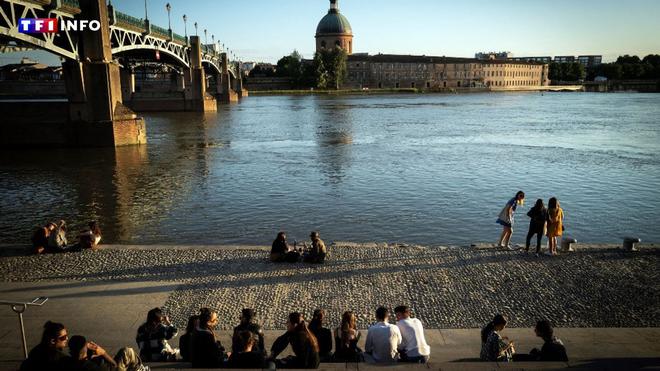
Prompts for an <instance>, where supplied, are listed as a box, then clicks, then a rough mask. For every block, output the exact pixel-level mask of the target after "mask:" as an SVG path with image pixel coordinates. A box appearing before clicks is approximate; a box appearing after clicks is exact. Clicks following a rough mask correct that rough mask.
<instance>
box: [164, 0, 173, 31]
mask: <svg viewBox="0 0 660 371" xmlns="http://www.w3.org/2000/svg"><path fill="white" fill-rule="evenodd" d="M165 9H167V29H168V30H170V31H172V19H171V18H170V11H171V10H172V6H171V5H170V3H167V4H166V5H165Z"/></svg>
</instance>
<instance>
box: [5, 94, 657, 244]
mask: <svg viewBox="0 0 660 371" xmlns="http://www.w3.org/2000/svg"><path fill="white" fill-rule="evenodd" d="M144 116H145V118H146V121H147V130H148V142H149V144H148V145H146V146H141V147H127V148H119V149H117V150H116V151H114V150H108V149H84V150H83V149H62V150H20V151H2V152H0V155H1V156H2V158H1V160H2V161H1V162H0V194H1V195H2V197H1V199H0V240H1V241H2V242H3V243H15V242H26V241H29V237H30V233H31V230H32V229H33V227H34V226H36V225H37V224H40V223H44V222H46V221H49V220H56V219H65V220H67V221H68V222H69V224H71V226H72V228H71V229H72V230H74V231H75V230H78V229H79V228H80V227H81V226H82V225H83V224H84V223H85V221H87V220H89V219H97V220H99V221H100V225H101V227H102V229H103V231H104V240H105V242H112V243H124V244H129V243H130V244H234V243H236V244H269V243H270V242H271V241H272V239H273V238H274V237H275V234H276V233H277V231H279V230H286V231H287V232H288V235H289V239H290V240H293V239H298V240H299V241H300V240H303V239H306V237H307V236H308V235H309V232H310V231H312V230H316V229H318V230H320V231H321V235H322V237H323V238H324V239H325V240H326V241H378V242H403V243H421V244H430V245H436V244H461V245H464V244H469V243H473V242H483V241H487V242H492V241H495V240H496V239H497V237H498V236H499V233H500V227H499V225H497V224H496V223H495V220H496V218H497V215H498V213H499V211H500V209H501V208H502V206H503V205H504V204H505V202H506V201H507V200H508V199H509V198H510V197H512V196H513V194H514V193H515V192H516V191H518V190H524V191H525V192H526V193H527V197H528V198H527V202H526V204H525V206H524V207H523V208H522V209H519V210H518V213H517V219H516V220H517V228H515V231H514V237H513V240H512V241H513V242H516V243H520V242H522V241H523V239H524V235H525V233H526V230H527V220H528V219H527V217H526V216H525V213H524V212H525V211H526V210H528V208H529V207H531V205H533V203H534V201H535V200H536V199H537V198H543V199H544V200H546V203H547V199H548V198H549V197H551V196H556V197H558V198H559V200H560V202H561V205H562V207H563V208H564V210H565V213H566V220H565V224H566V232H567V233H568V234H570V235H572V236H574V237H575V238H577V239H578V240H579V241H584V242H618V241H619V240H620V238H621V237H622V236H624V235H629V234H630V235H635V236H639V237H641V238H642V239H643V240H645V241H653V242H660V228H658V220H660V94H634V93H631V94H627V93H621V94H596V93H594V94H590V93H546V94H540V93H497V94H467V95H385V96H339V97H315V96H276V97H250V98H248V99H245V100H243V101H241V103H240V104H236V105H231V106H222V107H220V109H219V112H217V113H213V114H199V113H147V114H145V115H144ZM73 237H74V233H72V235H71V236H70V238H71V239H73Z"/></svg>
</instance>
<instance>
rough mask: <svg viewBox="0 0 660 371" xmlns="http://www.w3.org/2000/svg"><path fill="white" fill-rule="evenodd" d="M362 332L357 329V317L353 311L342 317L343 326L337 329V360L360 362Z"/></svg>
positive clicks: (345, 313)
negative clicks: (359, 344)
mask: <svg viewBox="0 0 660 371" xmlns="http://www.w3.org/2000/svg"><path fill="white" fill-rule="evenodd" d="M358 341H360V331H358V329H357V317H356V316H355V314H354V313H353V312H351V311H346V312H344V314H343V315H342V316H341V325H340V326H339V327H337V328H336V329H335V360H337V361H345V362H360V361H361V360H362V350H361V349H360V348H358V345H357V344H358Z"/></svg>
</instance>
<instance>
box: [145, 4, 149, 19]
mask: <svg viewBox="0 0 660 371" xmlns="http://www.w3.org/2000/svg"><path fill="white" fill-rule="evenodd" d="M144 19H146V20H149V13H147V0H144Z"/></svg>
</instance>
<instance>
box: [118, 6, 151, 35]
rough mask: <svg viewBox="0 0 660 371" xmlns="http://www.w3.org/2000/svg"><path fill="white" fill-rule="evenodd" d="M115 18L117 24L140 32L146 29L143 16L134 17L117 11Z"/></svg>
mask: <svg viewBox="0 0 660 371" xmlns="http://www.w3.org/2000/svg"><path fill="white" fill-rule="evenodd" d="M115 19H116V21H117V24H118V25H121V26H123V27H126V28H129V29H133V30H135V31H140V32H144V31H146V30H145V28H144V19H142V18H137V17H133V16H132V15H128V14H126V13H122V12H118V11H115Z"/></svg>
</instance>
